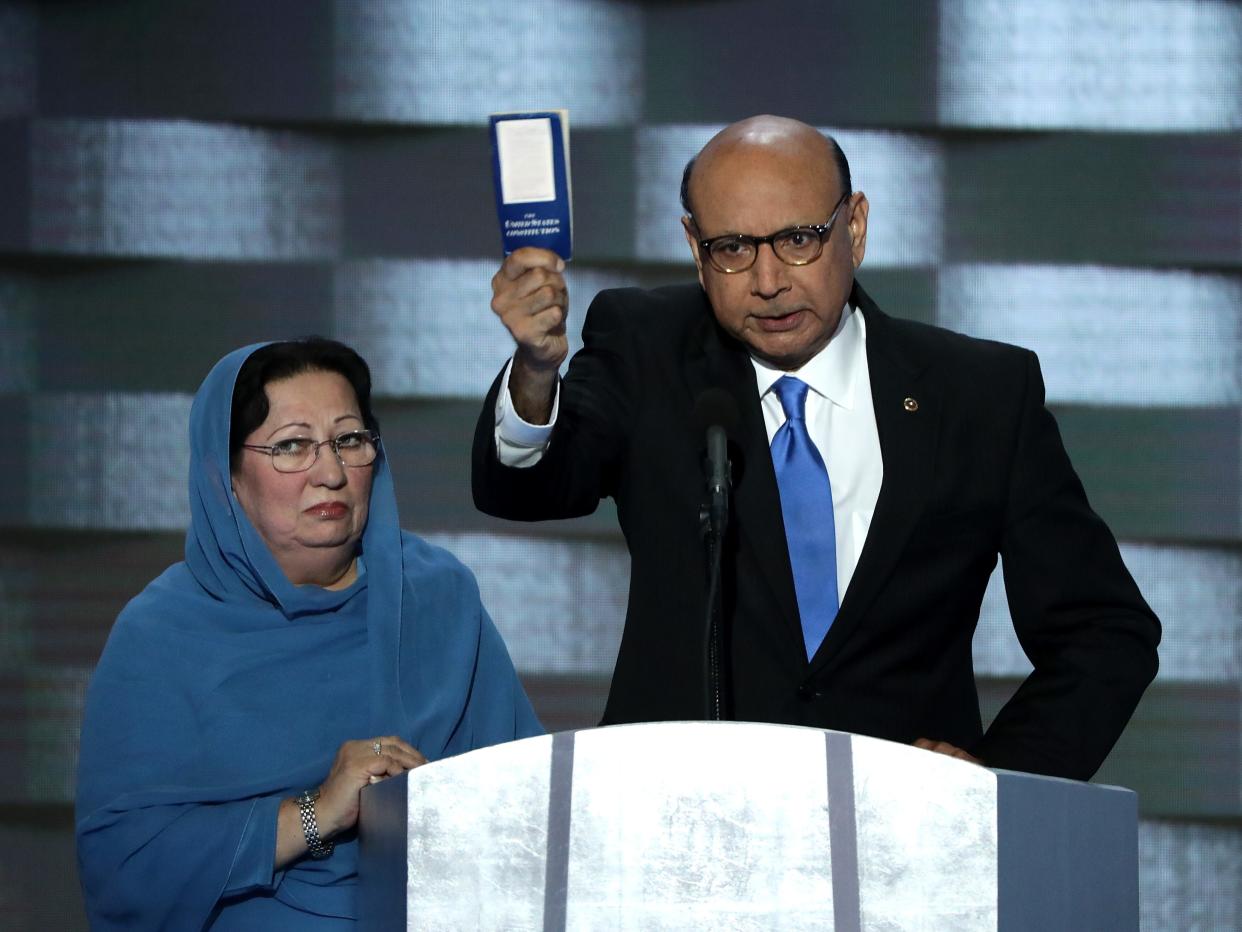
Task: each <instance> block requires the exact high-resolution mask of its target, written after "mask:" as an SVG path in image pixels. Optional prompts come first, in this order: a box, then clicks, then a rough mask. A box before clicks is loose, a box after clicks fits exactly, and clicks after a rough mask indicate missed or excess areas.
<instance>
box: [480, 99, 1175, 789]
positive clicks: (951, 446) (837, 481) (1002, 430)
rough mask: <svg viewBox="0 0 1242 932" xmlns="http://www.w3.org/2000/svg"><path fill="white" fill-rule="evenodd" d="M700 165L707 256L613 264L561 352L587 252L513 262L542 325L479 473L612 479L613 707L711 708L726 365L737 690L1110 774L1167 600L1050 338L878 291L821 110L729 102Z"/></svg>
mask: <svg viewBox="0 0 1242 932" xmlns="http://www.w3.org/2000/svg"><path fill="white" fill-rule="evenodd" d="M682 195H683V203H684V206H685V208H686V217H685V218H684V219H683V224H684V226H685V233H686V239H687V242H688V244H689V246H690V249H691V251H692V253H693V255H694V260H695V263H696V265H697V268H698V278H699V282H698V284H697V285H693V286H676V287H670V288H661V289H657V290H655V291H650V292H646V291H640V290H636V289H624V290H616V291H605V292H602V293H601V294H600V295H598V296H597V297H596V299H595V301H594V302H593V304H592V306H591V309H590V311H589V312H588V314H587V317H586V320H585V322H584V328H583V340H584V348H583V349H582V351H581V352H579V353H578V354H577V355H575V357H574V359H573V360H572V362H571V363H570V366H569V369H568V372H567V374H566V376H565V378H564V380H563V381H560V380H559V378H558V375H557V370H558V367H559V365H560V363H561V362H562V361H563V360H564V358H565V356H566V354H567V351H568V347H567V343H566V337H565V309H566V307H567V300H566V289H565V282H564V279H563V277H562V275H561V272H562V270H563V268H564V264H563V263H562V262H561V260H560V259H559V258H558V257H556V256H555V255H554V254H552V253H548V252H544V251H541V250H532V249H522V250H517V251H515V252H514V253H512V254H511V255H510V256H509V257H508V258H507V259H506V260H505V262H504V264H503V265H502V266H501V268H500V271H499V272H498V273H497V274H496V276H495V278H494V279H493V290H494V295H495V296H494V299H493V302H492V307H493V310H494V311H495V312H496V313H497V315H498V316H499V317H500V318H501V320H502V321H503V322H504V324H505V326H506V327H507V328H508V329H509V331H510V332H511V333H512V334H513V336H514V338H515V340H516V342H517V350H516V352H515V354H514V358H513V360H512V361H511V363H510V364H509V365H508V366H506V369H505V370H504V371H503V372H502V373H501V375H500V376H499V377H498V379H497V381H496V384H494V385H493V387H492V390H491V392H490V393H489V395H488V397H487V400H486V402H485V405H484V409H483V412H482V415H481V417H480V419H479V425H478V430H477V432H476V436H475V445H474V463H473V465H474V476H473V484H474V496H475V502H476V504H477V505H478V507H479V508H481V509H482V510H483V511H486V512H488V513H490V514H494V515H499V516H502V517H507V518H513V519H518V520H541V519H548V518H564V517H572V516H577V515H582V514H587V513H589V512H591V511H593V510H594V509H595V507H596V505H597V504H598V502H599V500H600V498H601V497H603V496H606V495H607V496H612V497H613V498H614V499H615V500H616V503H617V510H618V518H619V521H620V523H621V527H622V530H623V531H624V533H625V538H626V541H627V543H628V546H629V551H630V557H631V580H630V599H629V609H628V613H627V618H626V625H625V632H624V635H623V638H622V642H621V648H620V652H619V655H618V658H617V665H616V670H615V673H614V676H613V681H612V687H611V690H610V693H609V698H608V705H607V709H606V711H605V716H604V723H606V724H610V723H618V722H635V721H656V720H673V719H693V718H700V717H702V716H703V714H704V708H705V703H704V695H705V691H706V684H705V681H704V676H705V674H704V664H703V660H702V657H703V650H704V617H705V613H706V609H707V598H708V595H707V585H706V581H705V573H704V557H703V546H702V539H701V531H700V521H699V514H700V507H701V505H702V503H703V489H704V479H703V465H702V463H703V435H702V431H701V428H696V426H695V415H694V410H695V401H696V399H697V398H700V397H702V396H703V393H704V392H705V391H707V390H709V389H721V390H723V391H724V392H727V393H728V395H729V396H731V397H732V399H733V400H734V401H735V403H736V406H737V410H738V412H740V416H739V423H738V425H737V426H736V429H735V430H734V436H733V437H732V438H731V445H730V449H731V455H732V459H733V461H734V470H735V475H734V499H733V501H734V516H733V517H734V520H733V523H732V526H731V530H730V534H729V536H728V537H727V539H726V541H725V547H724V579H725V586H724V590H723V605H724V620H725V624H724V631H725V638H726V642H725V643H726V657H727V659H728V663H727V664H726V669H725V674H726V675H725V677H724V683H725V686H726V695H725V704H724V711H725V715H726V717H731V718H736V719H741V720H750V721H767V722H782V723H790V724H796V725H810V726H815V727H821V728H832V729H838V730H842V731H849V732H855V733H859V734H866V735H874V736H877V737H881V738H888V739H892V740H896V741H902V742H913V743H915V744H917V745H919V746H921V747H925V748H928V749H929V750H933V751H938V752H941V753H946V754H952V755H954V756H957V757H960V758H963V759H967V760H976V761H981V762H983V763H985V764H987V765H989V766H994V767H1003V768H1008V769H1016V770H1026V771H1030V772H1035V773H1044V774H1051V775H1057V776H1067V777H1073V778H1077V779H1087V778H1089V777H1090V776H1091V775H1092V774H1093V773H1095V771H1096V770H1097V769H1098V767H1099V766H1100V764H1101V763H1102V762H1103V760H1104V758H1105V756H1106V755H1107V754H1108V752H1109V750H1110V749H1111V748H1112V746H1113V744H1114V742H1115V741H1116V740H1117V737H1118V736H1119V735H1120V733H1121V731H1122V729H1123V728H1124V726H1125V724H1126V722H1127V721H1128V720H1129V718H1130V715H1131V714H1132V712H1133V710H1134V707H1135V705H1136V704H1137V702H1138V700H1139V698H1140V696H1141V695H1142V693H1143V690H1144V689H1145V688H1146V686H1147V684H1148V683H1149V682H1150V681H1151V680H1152V678H1153V677H1154V676H1155V673H1156V667H1157V658H1156V645H1157V643H1158V641H1159V637H1160V626H1159V622H1158V621H1157V619H1156V617H1155V616H1154V615H1153V613H1152V612H1151V609H1150V608H1148V606H1147V604H1146V603H1145V602H1144V600H1143V598H1142V596H1141V595H1140V593H1139V591H1138V589H1137V587H1136V586H1135V584H1134V581H1133V579H1132V578H1131V577H1130V574H1129V573H1128V572H1127V570H1126V568H1125V566H1124V565H1123V563H1122V561H1121V558H1120V555H1119V553H1118V549H1117V545H1116V542H1115V540H1114V539H1113V536H1112V534H1111V533H1110V532H1109V530H1108V528H1107V527H1106V526H1105V525H1104V523H1103V522H1102V521H1101V520H1100V518H1099V517H1098V516H1096V515H1095V513H1094V512H1092V510H1091V508H1090V507H1089V505H1088V504H1087V500H1086V497H1085V494H1084V492H1083V489H1082V486H1081V484H1080V482H1079V480H1078V478H1077V476H1076V475H1075V473H1074V470H1073V468H1072V466H1071V465H1070V462H1069V459H1068V457H1067V456H1066V453H1065V450H1064V448H1063V446H1062V443H1061V440H1060V436H1059V434H1058V431H1057V428H1056V425H1055V423H1054V421H1053V418H1052V416H1051V414H1050V413H1049V412H1048V411H1047V409H1046V408H1045V407H1044V403H1043V401H1044V389H1043V382H1042V379H1041V376H1040V371H1039V365H1038V361H1037V360H1036V358H1035V356H1034V354H1032V353H1030V352H1029V351H1026V350H1022V349H1018V348H1016V347H1011V346H1006V345H1004V344H999V343H992V342H985V341H980V340H974V339H971V338H968V337H965V336H961V335H958V334H954V333H950V332H948V331H945V330H941V329H938V328H934V327H928V326H924V325H920V324H915V323H912V322H909V321H903V320H899V319H894V318H890V317H888V316H887V315H885V314H884V313H882V312H881V311H880V309H879V308H878V307H876V305H875V303H874V302H873V301H872V300H871V299H870V298H869V297H868V296H867V294H866V293H865V292H864V291H863V289H862V288H861V287H860V286H859V285H858V284H857V282H856V281H855V280H854V273H855V271H856V269H857V268H858V267H859V265H860V264H861V262H862V259H863V254H864V252H865V248H866V236H867V214H868V205H867V199H866V197H865V196H864V195H863V194H862V193H861V192H855V191H852V189H851V186H850V182H849V166H848V163H847V162H846V160H845V156H844V155H843V154H842V153H841V151H840V149H839V147H837V145H836V143H835V142H833V141H832V140H830V139H826V138H825V137H824V136H822V135H821V134H820V133H818V132H817V131H816V130H815V129H813V128H812V127H809V126H806V125H805V124H802V123H798V122H796V121H793V120H787V119H782V118H777V117H755V118H752V119H749V120H744V121H742V122H740V123H737V124H734V125H732V126H730V127H728V128H726V129H725V130H723V131H722V132H721V133H719V134H718V135H717V136H716V137H714V138H713V139H712V140H711V141H710V142H709V143H708V144H707V145H706V146H705V147H704V148H703V150H702V152H700V153H699V155H698V156H697V157H696V159H695V160H693V161H692V162H691V164H690V165H689V166H687V170H686V177H685V181H684V182H683V191H682ZM998 555H999V556H1000V558H1001V560H1002V566H1003V570H1004V577H1005V585H1006V591H1007V594H1008V597H1009V603H1010V609H1011V613H1012V615H1013V619H1014V625H1015V628H1016V631H1017V634H1018V637H1019V639H1020V641H1021V643H1022V646H1023V648H1024V649H1025V651H1026V653H1027V655H1028V656H1029V657H1030V658H1031V661H1032V663H1033V666H1034V672H1032V674H1031V675H1030V676H1029V677H1028V679H1027V680H1026V681H1025V682H1024V683H1023V684H1022V686H1021V687H1020V688H1019V689H1018V691H1017V693H1016V694H1015V695H1014V696H1013V698H1012V699H1011V700H1010V701H1009V702H1008V704H1006V705H1005V707H1004V708H1003V709H1002V710H1001V712H1000V714H999V715H998V716H997V718H996V720H995V721H994V722H993V724H992V725H991V726H990V727H989V729H988V730H987V732H986V734H985V733H984V732H983V729H982V726H981V721H980V714H979V705H978V697H977V693H976V689H975V680H974V672H973V666H972V653H971V641H972V636H973V633H974V630H975V625H976V623H977V621H978V615H979V606H980V602H981V600H982V598H983V593H984V590H985V588H986V586H987V582H988V578H989V576H990V574H991V572H992V570H993V568H994V567H995V565H996V561H997V557H998ZM532 572H538V569H537V568H533V569H532Z"/></svg>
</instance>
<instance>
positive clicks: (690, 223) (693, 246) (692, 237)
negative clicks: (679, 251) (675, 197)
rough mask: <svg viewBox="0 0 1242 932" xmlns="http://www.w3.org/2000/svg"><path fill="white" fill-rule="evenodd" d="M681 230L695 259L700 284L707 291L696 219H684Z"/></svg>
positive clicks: (689, 217)
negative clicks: (695, 223)
mask: <svg viewBox="0 0 1242 932" xmlns="http://www.w3.org/2000/svg"><path fill="white" fill-rule="evenodd" d="M681 229H682V232H683V233H685V234H686V243H687V244H689V246H690V255H691V256H693V257H694V267H695V269H696V270H698V273H699V284H700V285H702V286H703V288H704V289H706V288H707V282H705V281H703V255H702V253H701V251H700V250H699V230H698V227H696V226H695V225H694V218H693V217H691V216H690V215H689V214H686V215H685V216H684V217H682V218H681Z"/></svg>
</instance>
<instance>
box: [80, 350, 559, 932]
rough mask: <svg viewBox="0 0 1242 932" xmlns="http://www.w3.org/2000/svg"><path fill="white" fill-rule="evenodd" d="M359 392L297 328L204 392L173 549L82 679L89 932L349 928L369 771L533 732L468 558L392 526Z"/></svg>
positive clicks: (220, 368)
mask: <svg viewBox="0 0 1242 932" xmlns="http://www.w3.org/2000/svg"><path fill="white" fill-rule="evenodd" d="M370 388H371V381H370V373H369V371H368V369H367V366H366V363H365V362H363V360H362V359H361V358H360V357H359V356H358V355H357V354H356V353H354V351H353V350H351V349H349V348H348V347H346V346H344V345H342V344H340V343H335V342H333V341H329V340H322V339H318V338H311V339H308V340H300V341H294V342H289V343H274V344H267V345H265V346H248V347H245V348H243V349H240V350H237V351H235V352H233V353H231V354H229V355H228V356H226V357H224V359H222V360H221V361H220V362H219V363H217V364H216V366H215V368H213V369H212V371H211V373H210V374H209V375H208V376H207V378H206V380H205V381H204V382H203V385H202V387H201V388H200V389H199V392H198V394H197V396H196V397H195V399H194V405H193V408H192V409H191V412H190V444H191V448H190V503H191V513H192V514H191V523H190V530H189V532H188V534H187V536H186V548H185V557H186V558H185V562H183V563H178V564H176V565H175V566H172V567H170V568H169V569H168V570H166V571H165V572H164V573H163V574H162V575H161V576H160V577H159V578H157V579H156V580H155V581H154V582H152V583H151V584H150V585H149V586H147V588H146V589H145V590H144V591H143V592H142V593H141V594H140V595H139V596H138V597H137V598H135V599H134V600H133V601H132V602H130V603H129V605H128V606H126V608H125V610H124V611H123V612H122V613H121V615H120V617H119V618H118V619H117V621H116V624H115V626H114V627H113V630H112V633H111V635H110V636H109V638H108V643H107V646H106V647H105V649H104V652H103V656H102V657H101V659H100V661H99V666H98V668H97V669H96V671H95V675H94V678H93V679H92V681H91V685H90V690H89V692H88V694H87V700H86V717H85V721H84V724H83V730H82V744H81V760H80V764H79V772H78V796H77V838H78V860H79V868H80V872H81V879H82V886H83V890H84V892H85V895H86V906H87V913H88V915H89V917H90V922H91V927H92V928H93V929H126V930H143V929H167V930H181V929H187V930H189V929H194V930H198V929H206V928H210V929H213V930H231V929H266V930H283V929H298V930H318V929H325V930H327V929H341V928H347V927H351V926H352V925H353V920H354V918H355V917H356V916H357V904H356V902H355V899H356V897H355V893H356V889H357V888H356V884H357V861H358V857H357V856H358V850H357V849H358V842H357V837H356V824H357V818H358V804H359V797H360V793H361V790H362V788H363V787H364V786H366V785H367V784H368V783H371V782H374V781H375V780H378V779H383V778H385V777H387V776H393V775H396V774H400V773H403V772H405V771H406V770H409V769H411V768H413V767H417V766H419V765H420V764H422V763H425V762H426V761H428V760H436V759H439V758H442V757H447V756H450V755H453V754H458V753H461V752H464V751H469V750H471V749H472V748H478V747H485V746H487V745H490V744H496V743H498V742H502V741H508V740H511V739H514V738H521V737H526V736H528V735H533V734H538V733H540V731H541V729H540V727H539V723H538V721H537V720H536V718H535V715H534V713H533V712H532V711H531V708H530V704H529V703H528V702H527V699H526V696H525V694H524V693H523V691H522V687H521V685H520V684H519V682H518V679H517V676H516V674H515V672H514V670H513V665H512V663H511V662H510V660H509V656H508V654H507V653H506V651H505V648H504V644H503V643H502V642H501V640H500V636H499V635H498V634H497V632H496V629H495V627H494V626H493V625H492V622H491V620H490V619H489V618H488V616H487V613H486V611H485V610H484V609H483V606H482V604H481V602H480V601H479V592H478V587H477V586H476V584H475V581H474V578H473V576H472V575H471V574H470V572H469V570H467V569H466V568H465V567H464V566H462V565H461V563H459V562H458V561H457V560H455V559H454V558H453V557H452V556H450V555H449V554H448V553H446V552H445V551H444V550H441V549H439V548H437V547H433V546H431V545H430V544H428V543H426V542H425V541H423V540H420V539H419V538H417V537H415V536H414V535H412V534H409V533H406V532H403V531H402V530H401V529H400V527H399V525H398V523H397V506H396V498H395V496H394V494H393V487H392V476H391V473H390V471H389V468H388V463H387V461H386V459H385V456H384V452H383V449H382V448H381V446H380V441H379V434H378V430H379V427H378V424H377V423H376V420H375V417H374V415H373V414H372V412H371V406H370Z"/></svg>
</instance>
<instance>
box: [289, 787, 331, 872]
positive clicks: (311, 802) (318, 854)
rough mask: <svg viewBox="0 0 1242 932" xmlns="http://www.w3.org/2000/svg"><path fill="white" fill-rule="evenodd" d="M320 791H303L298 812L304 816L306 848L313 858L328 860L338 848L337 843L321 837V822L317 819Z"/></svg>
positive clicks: (299, 799)
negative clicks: (333, 850) (317, 803)
mask: <svg viewBox="0 0 1242 932" xmlns="http://www.w3.org/2000/svg"><path fill="white" fill-rule="evenodd" d="M318 798H319V790H303V791H302V794H301V795H300V796H298V797H297V802H298V811H299V812H300V813H301V816H302V834H303V835H305V836H306V848H307V850H308V851H309V852H310V856H311V857H312V858H326V857H327V856H328V855H330V854H331V853H332V849H333V848H335V847H336V843H335V842H331V841H327V842H325V841H324V840H323V839H321V838H320V837H319V821H318V820H317V819H316V818H315V800H317V799H318Z"/></svg>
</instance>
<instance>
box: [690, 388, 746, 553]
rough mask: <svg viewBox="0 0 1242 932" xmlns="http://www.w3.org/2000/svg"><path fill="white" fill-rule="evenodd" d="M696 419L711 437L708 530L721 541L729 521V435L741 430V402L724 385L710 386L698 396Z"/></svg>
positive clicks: (730, 473)
mask: <svg viewBox="0 0 1242 932" xmlns="http://www.w3.org/2000/svg"><path fill="white" fill-rule="evenodd" d="M694 418H695V421H696V422H697V423H698V425H699V428H700V430H702V431H703V432H704V434H705V436H706V439H707V461H706V464H705V465H706V473H707V476H706V478H707V492H708V496H709V498H708V501H709V505H708V509H707V512H708V513H707V519H708V530H709V531H710V533H711V534H712V535H714V536H715V537H716V539H717V540H718V541H719V540H722V539H723V538H724V534H725V528H726V527H727V526H728V522H729V490H730V488H731V487H732V479H733V477H732V469H731V464H730V463H729V435H730V434H736V433H737V428H738V421H739V414H738V408H737V402H736V401H735V400H734V398H733V396H732V395H730V394H729V393H728V392H726V391H725V390H724V389H723V388H709V389H707V390H706V391H704V392H703V393H702V394H700V395H699V396H698V397H697V398H696V399H695V401H694Z"/></svg>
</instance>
